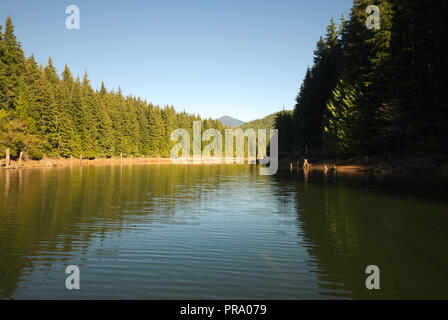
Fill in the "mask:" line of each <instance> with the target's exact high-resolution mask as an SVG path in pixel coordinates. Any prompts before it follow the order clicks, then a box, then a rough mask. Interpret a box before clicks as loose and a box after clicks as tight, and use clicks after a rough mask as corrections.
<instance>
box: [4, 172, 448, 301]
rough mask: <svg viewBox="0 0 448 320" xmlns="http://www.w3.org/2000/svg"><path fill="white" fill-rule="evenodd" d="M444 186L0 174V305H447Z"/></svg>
mask: <svg viewBox="0 0 448 320" xmlns="http://www.w3.org/2000/svg"><path fill="white" fill-rule="evenodd" d="M447 186H448V184H447V183H446V181H434V180H432V179H425V178H424V177H418V178H405V177H372V176H366V175H347V176H344V175H342V174H340V173H338V174H337V175H333V174H328V175H327V176H324V175H323V173H321V172H312V173H310V174H309V175H308V176H304V175H303V173H301V174H298V173H296V172H294V173H293V174H292V175H290V173H289V172H280V173H279V174H277V175H276V176H260V175H259V174H258V168H256V167H255V166H249V165H221V166H219V165H213V166H206V165H203V166H202V165H201V166H199V165H198V166H182V165H160V166H158V165H123V166H121V165H111V166H84V167H82V168H79V167H73V168H70V167H62V168H48V169H23V170H11V171H7V170H1V171H0V298H2V299H10V298H12V299H29V298H31V299H44V298H56V299H78V298H82V299H90V298H96V299H105V298H112V299H310V298H311V299H313V298H318V299H391V298H404V299H414V298H423V299H426V298H444V299H448V197H447V190H448V189H447ZM68 265H77V266H79V268H80V275H81V277H80V279H81V289H80V290H67V289H66V288H65V280H66V277H67V276H68V275H66V274H65V268H66V266H68ZM368 265H377V266H378V267H379V268H380V271H381V278H380V279H381V289H380V290H376V291H368V290H367V289H366V288H365V279H366V277H367V275H366V274H365V268H366V267H367V266H368Z"/></svg>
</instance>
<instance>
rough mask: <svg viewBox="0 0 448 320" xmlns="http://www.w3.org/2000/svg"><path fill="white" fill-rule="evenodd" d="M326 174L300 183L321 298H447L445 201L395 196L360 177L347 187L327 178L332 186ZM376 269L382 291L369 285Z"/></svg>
mask: <svg viewBox="0 0 448 320" xmlns="http://www.w3.org/2000/svg"><path fill="white" fill-rule="evenodd" d="M321 175H322V174H321V173H313V174H311V175H310V177H309V180H308V183H307V184H306V185H304V182H303V179H302V178H301V179H298V180H296V181H294V183H295V185H296V195H297V196H296V201H297V205H296V207H297V208H298V220H299V228H300V229H301V231H302V232H303V234H304V236H305V238H306V240H307V241H305V243H306V244H307V245H308V251H309V254H310V255H311V256H312V257H315V259H316V263H317V268H318V269H317V273H318V275H319V280H320V283H319V287H320V289H321V292H322V293H326V294H331V295H333V296H342V297H349V298H358V299H359V298H361V299H364V298H368V299H370V298H404V299H408V298H410V299H413V298H445V299H446V298H448V291H447V290H446V288H447V286H448V273H447V270H448V255H446V248H447V245H448V237H447V236H446V235H447V234H448V233H447V231H448V216H447V215H446V211H447V210H446V209H447V206H446V203H442V202H440V201H430V200H428V199H425V198H423V197H420V198H415V197H409V196H407V195H405V194H401V195H398V196H397V195H395V196H392V195H391V194H390V192H391V190H390V189H391V188H390V184H389V182H388V181H375V180H371V179H368V178H366V177H365V176H364V177H363V176H359V177H355V178H354V177H352V178H350V179H351V180H353V181H351V183H346V181H345V182H343V183H342V181H344V180H342V179H339V180H340V181H337V178H336V177H334V176H327V178H326V182H325V180H323V178H322V176H321ZM316 176H318V177H316ZM339 178H340V177H339ZM290 183H291V182H290V181H288V184H290ZM408 187H409V186H408ZM421 187H422V186H421V185H418V188H421ZM388 189H389V190H388ZM384 190H387V192H384ZM428 215H429V216H428ZM371 264H376V265H378V266H379V267H380V269H381V290H379V291H368V290H366V289H365V286H364V283H365V279H366V277H367V275H366V274H365V273H364V270H365V268H366V267H367V266H368V265H371Z"/></svg>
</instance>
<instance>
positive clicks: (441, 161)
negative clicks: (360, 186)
mask: <svg viewBox="0 0 448 320" xmlns="http://www.w3.org/2000/svg"><path fill="white" fill-rule="evenodd" d="M305 160H307V162H308V164H309V166H308V170H318V171H324V172H333V171H337V172H344V173H375V174H379V175H384V174H433V175H439V176H448V157H447V156H446V155H442V154H427V155H420V156H417V155H414V156H412V155H376V156H372V157H367V156H364V157H359V156H358V157H352V158H350V159H335V158H324V157H320V156H314V157H313V156H310V157H308V158H305V157H298V158H295V157H283V158H282V159H281V160H279V168H282V169H288V168H289V169H290V170H297V169H299V170H304V162H305Z"/></svg>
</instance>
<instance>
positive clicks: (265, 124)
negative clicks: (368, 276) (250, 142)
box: [240, 111, 291, 130]
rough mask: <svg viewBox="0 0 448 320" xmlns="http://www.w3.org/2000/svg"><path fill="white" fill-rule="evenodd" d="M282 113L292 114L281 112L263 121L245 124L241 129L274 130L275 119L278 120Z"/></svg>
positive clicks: (262, 119) (268, 116)
mask: <svg viewBox="0 0 448 320" xmlns="http://www.w3.org/2000/svg"><path fill="white" fill-rule="evenodd" d="M282 112H286V113H291V111H280V112H276V113H273V114H270V115H267V116H266V117H264V118H261V119H257V120H252V121H250V122H247V123H245V124H243V125H242V126H241V127H240V128H241V129H242V130H245V129H255V130H258V129H273V128H274V126H275V119H276V118H277V115H278V114H280V113H282Z"/></svg>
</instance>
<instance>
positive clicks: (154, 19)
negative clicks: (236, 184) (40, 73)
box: [0, 0, 352, 121]
mask: <svg viewBox="0 0 448 320" xmlns="http://www.w3.org/2000/svg"><path fill="white" fill-rule="evenodd" d="M69 5H77V6H78V8H79V11H80V29H78V30H69V29H67V28H66V19H67V17H68V16H69V14H66V13H65V10H66V7H67V6H69ZM351 5H352V0H337V1H335V0H312V1H310V0H308V1H305V0H290V1H286V0H272V1H271V0H266V1H264V0H256V1H252V0H237V1H234V0H219V1H218V0H178V1H174V0H163V1H162V0H160V1H152V0H146V1H132V0H128V1H111V0H109V1H103V0H95V1H92V0H76V1H75V0H69V1H66V0H53V1H49V0H40V1H31V0H29V1H25V0H14V1H12V0H2V1H1V2H0V19H1V23H2V24H3V25H4V21H5V19H6V16H7V15H8V14H9V15H10V16H11V18H12V20H13V23H14V25H15V27H16V29H15V34H16V36H17V38H18V40H19V41H20V42H21V43H22V46H23V49H24V52H25V54H26V55H27V56H29V55H31V54H34V56H35V58H36V60H37V61H38V62H39V63H43V64H46V63H47V61H48V57H49V56H51V57H52V59H53V62H54V64H55V66H56V68H57V70H58V72H59V73H61V72H62V70H63V68H64V65H65V64H68V66H69V67H70V70H71V71H72V73H73V74H74V75H75V76H77V75H79V76H80V77H81V78H82V75H83V73H84V71H85V70H87V73H88V75H89V79H90V81H91V83H92V86H93V87H94V88H99V87H100V85H101V81H104V83H105V86H106V88H107V89H115V90H116V89H117V88H118V86H120V87H121V89H122V91H123V93H124V94H125V95H133V96H138V97H141V98H143V99H146V100H147V101H148V102H152V103H154V104H159V105H161V106H164V105H167V104H168V105H174V107H175V108H176V110H178V111H183V110H185V111H187V112H189V113H195V114H200V115H201V116H202V117H206V118H209V117H211V118H219V117H221V116H224V115H228V116H231V117H234V118H237V119H240V120H242V121H250V120H254V119H258V118H262V117H264V116H266V115H268V114H271V113H273V112H276V111H280V110H282V109H292V108H293V107H294V104H295V98H296V96H297V92H298V89H299V87H300V84H301V82H302V80H303V77H304V75H305V71H306V68H307V66H311V65H312V61H313V51H314V49H315V45H316V42H317V40H318V39H319V37H320V36H321V35H324V34H325V28H326V26H327V25H328V23H329V21H330V18H331V17H334V18H335V20H336V21H337V22H339V21H340V17H341V14H342V13H344V14H345V15H348V13H349V11H350V7H351Z"/></svg>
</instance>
